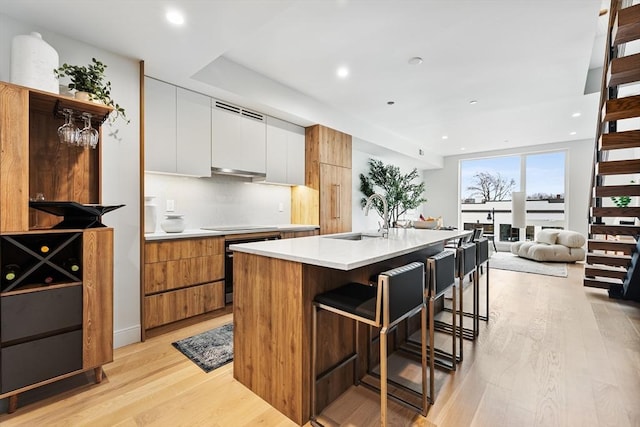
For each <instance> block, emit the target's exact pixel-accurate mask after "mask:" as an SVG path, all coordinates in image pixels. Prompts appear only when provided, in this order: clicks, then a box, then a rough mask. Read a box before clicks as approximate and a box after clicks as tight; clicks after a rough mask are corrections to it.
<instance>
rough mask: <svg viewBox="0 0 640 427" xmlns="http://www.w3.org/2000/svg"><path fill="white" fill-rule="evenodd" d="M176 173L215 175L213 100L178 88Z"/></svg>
mask: <svg viewBox="0 0 640 427" xmlns="http://www.w3.org/2000/svg"><path fill="white" fill-rule="evenodd" d="M177 106H178V108H177V109H178V115H177V117H178V118H177V122H178V127H177V140H176V142H177V153H176V172H177V173H179V174H186V175H196V176H211V165H210V164H209V158H210V157H211V98H210V97H208V96H206V95H202V94H200V93H196V92H192V91H190V90H186V89H182V88H178V92H177Z"/></svg>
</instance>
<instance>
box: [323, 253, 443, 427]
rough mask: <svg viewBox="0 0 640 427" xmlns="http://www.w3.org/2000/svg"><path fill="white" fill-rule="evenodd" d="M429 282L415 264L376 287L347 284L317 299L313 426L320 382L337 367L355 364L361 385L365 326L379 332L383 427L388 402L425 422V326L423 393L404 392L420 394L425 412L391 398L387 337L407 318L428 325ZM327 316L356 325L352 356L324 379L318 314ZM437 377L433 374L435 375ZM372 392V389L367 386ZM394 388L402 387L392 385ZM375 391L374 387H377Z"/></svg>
mask: <svg viewBox="0 0 640 427" xmlns="http://www.w3.org/2000/svg"><path fill="white" fill-rule="evenodd" d="M425 294H426V293H425V281H424V264H423V263H421V262H413V263H410V264H407V265H404V266H402V267H398V268H394V269H392V270H389V271H385V272H384V273H381V274H379V275H378V282H377V286H369V285H363V284H359V283H349V284H347V285H343V286H340V287H339V288H337V289H334V290H331V291H328V292H324V293H322V294H319V295H317V296H316V297H315V299H314V301H313V318H312V322H313V323H312V329H313V330H312V356H311V371H312V381H313V382H314V384H313V386H312V388H311V390H312V391H311V423H312V424H313V425H320V424H319V423H318V421H317V419H316V415H317V414H316V410H317V408H316V388H317V384H318V381H320V380H322V379H323V378H325V377H327V376H328V375H329V374H330V373H331V372H333V371H334V370H335V369H337V368H338V367H341V366H344V365H345V363H348V362H350V361H354V363H355V364H356V366H355V367H354V383H355V384H359V379H358V378H357V375H358V369H357V364H358V347H357V345H358V332H357V331H358V329H359V328H358V324H357V322H362V323H365V324H367V325H370V326H374V327H379V328H380V424H381V425H382V426H386V425H387V398H392V399H394V400H395V401H398V402H399V403H402V404H404V405H406V406H409V407H411V408H413V409H415V410H417V411H418V412H419V413H421V414H422V415H423V416H426V413H427V399H428V395H427V349H426V345H425V344H426V342H427V331H426V328H425V327H424V326H423V327H422V328H421V329H422V343H423V345H422V352H421V355H422V392H421V393H416V392H415V391H413V390H411V389H409V388H405V390H406V391H410V392H412V393H415V394H418V395H419V396H420V397H421V399H422V402H421V406H420V407H418V406H415V405H413V404H412V403H410V402H408V401H406V400H404V399H402V398H401V397H399V396H396V395H393V394H391V393H389V391H388V389H387V382H388V381H389V378H388V372H387V334H388V332H389V331H390V330H391V329H393V328H394V327H395V326H396V325H397V324H398V323H400V322H401V321H403V320H405V319H407V318H408V317H410V316H412V315H414V314H417V313H418V312H421V313H422V323H421V325H425V324H426V319H427V309H426V304H425ZM319 310H328V311H331V312H333V313H336V314H338V315H341V316H345V317H348V318H351V319H353V320H355V322H353V323H354V328H355V332H354V337H355V342H354V353H353V354H351V355H350V356H348V357H347V358H346V359H343V360H342V361H340V362H339V363H338V364H336V365H334V366H332V367H330V368H329V369H327V370H326V371H325V372H323V373H322V374H320V375H318V373H317V366H316V363H317V328H318V321H317V319H318V311H319ZM431 377H433V372H431ZM363 384H364V382H363ZM366 385H367V386H369V387H373V386H371V385H370V384H366ZM394 385H399V384H397V383H395V382H394ZM373 388H376V387H373Z"/></svg>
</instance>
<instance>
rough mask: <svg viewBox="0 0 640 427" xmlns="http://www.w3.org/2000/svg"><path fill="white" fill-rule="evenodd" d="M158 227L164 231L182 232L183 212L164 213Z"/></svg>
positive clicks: (183, 226)
mask: <svg viewBox="0 0 640 427" xmlns="http://www.w3.org/2000/svg"><path fill="white" fill-rule="evenodd" d="M164 216H165V219H164V220H163V221H162V222H161V223H160V228H162V230H163V231H164V232H166V233H182V232H183V231H184V229H185V224H184V218H183V217H184V215H183V214H171V213H168V214H165V215H164Z"/></svg>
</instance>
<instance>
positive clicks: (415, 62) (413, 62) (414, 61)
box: [408, 56, 424, 65]
mask: <svg viewBox="0 0 640 427" xmlns="http://www.w3.org/2000/svg"><path fill="white" fill-rule="evenodd" d="M408 62H409V64H410V65H420V64H422V62H424V61H423V60H422V58H420V57H419V56H414V57H413V58H411V59H409V61H408Z"/></svg>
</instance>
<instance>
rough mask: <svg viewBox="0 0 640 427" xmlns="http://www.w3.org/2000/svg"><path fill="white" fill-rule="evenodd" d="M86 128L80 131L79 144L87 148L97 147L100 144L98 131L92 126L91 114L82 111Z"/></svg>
mask: <svg viewBox="0 0 640 427" xmlns="http://www.w3.org/2000/svg"><path fill="white" fill-rule="evenodd" d="M82 118H83V119H84V128H83V129H82V130H81V131H80V138H79V140H78V145H79V146H81V147H85V148H89V147H91V148H96V147H97V146H98V131H97V129H94V128H93V127H91V114H90V113H82Z"/></svg>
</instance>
